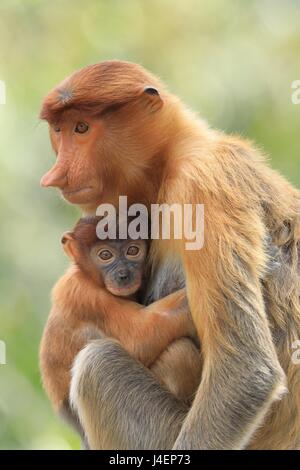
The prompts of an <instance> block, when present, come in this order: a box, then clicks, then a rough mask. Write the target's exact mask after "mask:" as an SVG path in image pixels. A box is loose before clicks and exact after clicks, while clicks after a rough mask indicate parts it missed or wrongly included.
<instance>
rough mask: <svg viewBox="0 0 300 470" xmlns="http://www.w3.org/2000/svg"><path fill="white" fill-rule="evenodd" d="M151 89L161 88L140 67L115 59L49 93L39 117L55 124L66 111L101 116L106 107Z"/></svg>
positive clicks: (78, 73)
mask: <svg viewBox="0 0 300 470" xmlns="http://www.w3.org/2000/svg"><path fill="white" fill-rule="evenodd" d="M153 87H155V88H156V87H157V88H159V89H162V84H161V83H160V82H159V81H158V79H157V78H156V77H154V76H153V75H152V74H151V73H149V72H147V71H146V70H145V69H144V68H143V67H141V66H140V65H137V64H133V63H131V62H126V61H119V60H109V61H105V62H101V63H99V64H94V65H88V66H87V67H84V68H82V69H80V70H78V71H76V72H75V73H73V74H72V75H71V76H69V77H67V78H66V79H65V80H63V82H61V83H60V84H59V85H58V86H57V87H55V88H54V89H53V90H51V91H50V93H49V94H48V95H47V96H46V98H45V99H44V101H43V104H42V109H41V112H40V118H41V119H45V120H46V121H48V122H56V121H57V120H58V119H59V118H60V117H61V115H62V113H63V112H64V111H66V110H68V109H74V110H79V111H84V112H88V113H89V114H90V115H98V114H102V113H104V112H105V110H106V108H107V107H108V106H109V107H111V106H117V105H120V104H122V103H127V102H129V101H131V100H132V99H134V98H136V97H138V96H139V95H140V94H141V93H142V92H143V91H144V89H145V88H148V89H153Z"/></svg>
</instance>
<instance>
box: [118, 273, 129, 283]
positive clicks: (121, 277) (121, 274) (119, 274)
mask: <svg viewBox="0 0 300 470" xmlns="http://www.w3.org/2000/svg"><path fill="white" fill-rule="evenodd" d="M118 277H119V279H120V281H126V280H127V279H128V277H129V276H128V272H127V271H119V272H118Z"/></svg>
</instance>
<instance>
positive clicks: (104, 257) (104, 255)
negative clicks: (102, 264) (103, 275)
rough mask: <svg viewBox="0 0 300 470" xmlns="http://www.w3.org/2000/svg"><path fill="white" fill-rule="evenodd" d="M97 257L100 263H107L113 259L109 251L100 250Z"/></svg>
mask: <svg viewBox="0 0 300 470" xmlns="http://www.w3.org/2000/svg"><path fill="white" fill-rule="evenodd" d="M97 256H98V258H100V259H101V260H102V261H109V260H110V259H111V258H112V257H113V254H112V252H111V251H109V250H100V251H98V253H97Z"/></svg>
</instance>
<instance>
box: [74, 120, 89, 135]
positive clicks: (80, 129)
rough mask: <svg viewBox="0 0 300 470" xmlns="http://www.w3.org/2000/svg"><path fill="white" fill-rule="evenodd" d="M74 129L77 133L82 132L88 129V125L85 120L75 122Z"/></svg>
mask: <svg viewBox="0 0 300 470" xmlns="http://www.w3.org/2000/svg"><path fill="white" fill-rule="evenodd" d="M74 130H75V132H77V134H84V133H85V132H87V131H88V130H89V125H88V124H87V123H86V122H77V124H76V127H75V129H74Z"/></svg>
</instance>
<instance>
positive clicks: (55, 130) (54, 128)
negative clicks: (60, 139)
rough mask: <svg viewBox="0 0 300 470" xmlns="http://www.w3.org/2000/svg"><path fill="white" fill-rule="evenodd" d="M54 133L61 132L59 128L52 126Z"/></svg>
mask: <svg viewBox="0 0 300 470" xmlns="http://www.w3.org/2000/svg"><path fill="white" fill-rule="evenodd" d="M53 130H54V132H56V133H58V132H60V131H61V128H60V127H59V126H54V127H53Z"/></svg>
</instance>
